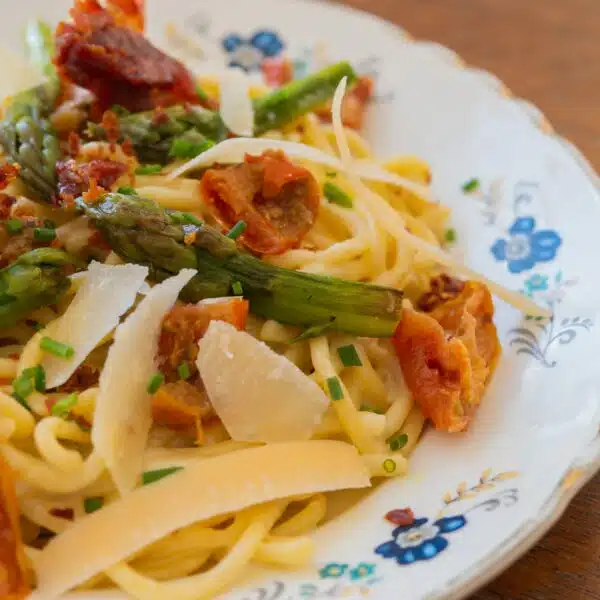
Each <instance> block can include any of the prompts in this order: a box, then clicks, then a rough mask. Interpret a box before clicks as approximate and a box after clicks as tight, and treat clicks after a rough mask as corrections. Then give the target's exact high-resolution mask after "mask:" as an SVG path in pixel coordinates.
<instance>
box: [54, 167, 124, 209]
mask: <svg viewBox="0 0 600 600" xmlns="http://www.w3.org/2000/svg"><path fill="white" fill-rule="evenodd" d="M126 172H127V165H124V164H123V163H120V162H117V161H114V160H101V159H94V160H91V161H90V162H87V163H78V162H76V161H75V160H73V159H72V158H71V159H68V160H61V161H59V162H58V163H57V165H56V175H57V177H58V195H59V197H60V198H61V199H62V200H63V201H65V202H72V201H73V200H74V199H75V198H78V197H79V196H81V195H82V194H84V193H85V192H87V191H89V189H90V188H91V187H93V183H92V182H95V184H96V185H97V186H100V187H101V188H103V189H105V190H110V188H111V186H112V185H114V183H115V182H116V181H117V179H119V177H121V175H123V174H124V173H126Z"/></svg>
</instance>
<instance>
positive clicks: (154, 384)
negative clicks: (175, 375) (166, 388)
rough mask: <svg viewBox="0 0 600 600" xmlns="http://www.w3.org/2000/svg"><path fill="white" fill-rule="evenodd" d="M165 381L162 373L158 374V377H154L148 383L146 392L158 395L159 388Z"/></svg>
mask: <svg viewBox="0 0 600 600" xmlns="http://www.w3.org/2000/svg"><path fill="white" fill-rule="evenodd" d="M164 380H165V376H164V375H163V374H162V373H156V375H152V377H151V378H150V381H149V382H148V387H147V388H146V391H147V392H148V393H149V394H156V392H158V388H159V387H160V386H161V385H162V384H163V381H164Z"/></svg>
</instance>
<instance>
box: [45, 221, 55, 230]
mask: <svg viewBox="0 0 600 600" xmlns="http://www.w3.org/2000/svg"><path fill="white" fill-rule="evenodd" d="M44 227H47V228H48V229H56V223H55V222H54V221H52V220H51V219H44Z"/></svg>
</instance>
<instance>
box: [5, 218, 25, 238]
mask: <svg viewBox="0 0 600 600" xmlns="http://www.w3.org/2000/svg"><path fill="white" fill-rule="evenodd" d="M6 231H8V233H10V234H11V235H14V234H15V233H21V231H23V221H20V220H19V219H9V220H8V221H6Z"/></svg>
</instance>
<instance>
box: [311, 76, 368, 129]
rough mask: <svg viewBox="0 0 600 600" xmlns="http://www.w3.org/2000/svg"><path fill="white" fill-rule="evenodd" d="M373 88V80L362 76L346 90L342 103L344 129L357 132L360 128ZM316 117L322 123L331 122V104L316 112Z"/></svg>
mask: <svg viewBox="0 0 600 600" xmlns="http://www.w3.org/2000/svg"><path fill="white" fill-rule="evenodd" d="M374 88H375V82H374V81H373V79H372V78H371V77H368V76H364V77H360V78H359V79H358V81H357V82H356V83H355V84H354V85H353V86H352V87H351V88H350V89H349V90H348V93H347V94H346V95H345V96H344V101H343V103H342V122H343V123H344V125H345V126H346V127H350V128H351V129H355V130H357V131H358V130H360V129H361V128H362V126H363V122H364V119H365V114H366V112H367V108H368V106H369V102H370V100H371V98H372V97H373V89H374ZM317 115H318V116H319V117H320V118H321V119H322V120H324V121H328V122H329V121H331V102H329V103H328V104H327V105H326V106H324V107H323V108H321V109H320V110H318V111H317Z"/></svg>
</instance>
